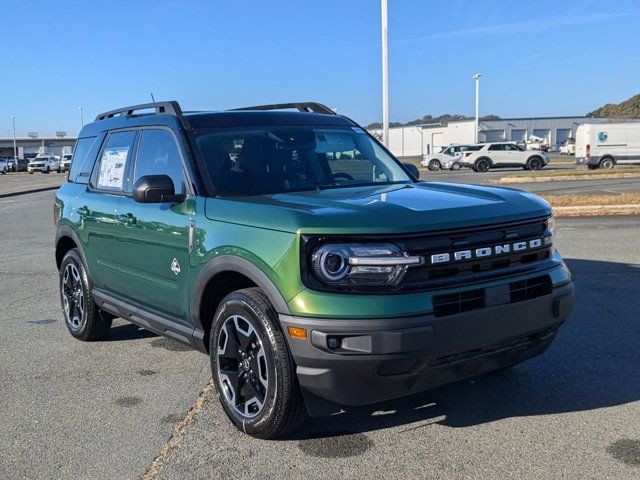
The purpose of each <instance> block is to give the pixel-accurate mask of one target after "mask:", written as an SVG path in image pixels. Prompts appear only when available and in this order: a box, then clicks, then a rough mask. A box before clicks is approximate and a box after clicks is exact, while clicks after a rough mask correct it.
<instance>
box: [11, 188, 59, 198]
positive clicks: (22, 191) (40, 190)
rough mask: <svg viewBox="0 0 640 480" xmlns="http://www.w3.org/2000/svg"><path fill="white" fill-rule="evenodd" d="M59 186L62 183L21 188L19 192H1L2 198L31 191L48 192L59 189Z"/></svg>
mask: <svg viewBox="0 0 640 480" xmlns="http://www.w3.org/2000/svg"><path fill="white" fill-rule="evenodd" d="M59 188H60V185H57V186H55V187H42V188H32V189H31V190H20V191H18V192H10V193H0V198H8V197H17V196H18V195H27V194H29V193H38V192H46V191H49V190H57V189H59Z"/></svg>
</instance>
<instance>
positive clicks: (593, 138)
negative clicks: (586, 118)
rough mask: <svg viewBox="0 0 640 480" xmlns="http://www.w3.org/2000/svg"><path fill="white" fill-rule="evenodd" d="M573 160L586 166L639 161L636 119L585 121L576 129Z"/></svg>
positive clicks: (639, 162)
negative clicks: (631, 121) (611, 121)
mask: <svg viewBox="0 0 640 480" xmlns="http://www.w3.org/2000/svg"><path fill="white" fill-rule="evenodd" d="M576 164H577V165H587V166H588V167H589V168H590V169H592V170H593V169H596V168H613V167H615V166H616V165H632V164H640V123H591V124H588V123H585V124H582V125H579V126H578V128H577V129H576Z"/></svg>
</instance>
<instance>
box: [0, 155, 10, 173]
mask: <svg viewBox="0 0 640 480" xmlns="http://www.w3.org/2000/svg"><path fill="white" fill-rule="evenodd" d="M8 171H9V159H8V158H4V157H0V174H2V175H6V174H7V172H8Z"/></svg>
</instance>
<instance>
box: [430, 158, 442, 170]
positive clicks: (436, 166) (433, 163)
mask: <svg viewBox="0 0 640 480" xmlns="http://www.w3.org/2000/svg"><path fill="white" fill-rule="evenodd" d="M441 168H442V165H440V162H439V161H438V160H435V159H434V160H431V161H430V162H429V170H431V171H432V172H436V171H438V170H440V169H441Z"/></svg>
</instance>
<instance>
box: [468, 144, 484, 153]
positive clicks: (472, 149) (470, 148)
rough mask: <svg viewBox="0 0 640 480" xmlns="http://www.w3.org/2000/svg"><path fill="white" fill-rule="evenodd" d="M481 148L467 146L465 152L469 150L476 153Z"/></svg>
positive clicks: (478, 146)
mask: <svg viewBox="0 0 640 480" xmlns="http://www.w3.org/2000/svg"><path fill="white" fill-rule="evenodd" d="M481 148H482V145H469V146H468V147H466V150H469V151H470V152H477V151H478V150H480V149H481Z"/></svg>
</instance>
